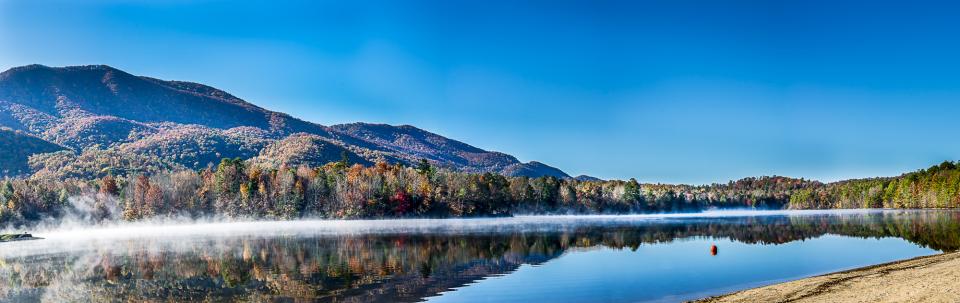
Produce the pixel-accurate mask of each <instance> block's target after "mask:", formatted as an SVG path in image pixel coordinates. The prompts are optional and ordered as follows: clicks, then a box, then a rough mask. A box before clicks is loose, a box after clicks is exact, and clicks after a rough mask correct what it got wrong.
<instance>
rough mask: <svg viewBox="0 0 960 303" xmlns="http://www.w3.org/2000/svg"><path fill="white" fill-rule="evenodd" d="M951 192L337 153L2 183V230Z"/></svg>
mask: <svg viewBox="0 0 960 303" xmlns="http://www.w3.org/2000/svg"><path fill="white" fill-rule="evenodd" d="M958 188H960V168H958V167H957V165H956V163H954V162H944V163H942V164H940V165H937V166H933V167H931V168H929V169H925V170H919V171H916V172H912V173H908V174H904V175H902V176H900V177H893V178H876V179H860V180H848V181H841V182H835V183H828V184H824V183H821V182H817V181H810V180H804V179H794V178H787V177H779V176H773V177H759V178H755V177H750V178H744V179H741V180H737V181H731V182H728V183H726V184H710V185H698V186H694V185H670V184H650V183H642V184H641V183H639V182H638V181H636V180H634V179H630V180H627V181H621V180H608V181H580V180H576V179H571V178H562V179H560V178H555V177H550V176H547V177H538V178H529V177H507V176H503V175H500V174H496V173H482V174H479V173H463V172H457V171H454V170H450V169H445V168H438V167H435V166H433V165H431V164H430V162H428V161H426V160H423V161H420V163H418V164H417V165H414V166H405V165H402V164H388V163H385V162H380V163H376V164H374V165H369V166H364V165H361V164H351V163H350V160H349V158H347V157H344V158H343V159H342V160H341V161H337V162H331V163H328V164H326V165H323V166H320V167H310V166H306V165H301V166H297V167H287V166H268V165H258V164H257V163H255V162H251V161H243V160H241V159H238V158H234V159H223V160H222V161H221V162H220V164H219V165H217V166H215V167H208V168H205V169H201V170H190V169H169V170H154V171H151V172H150V173H138V172H128V173H126V174H116V175H115V174H113V173H108V174H106V175H104V176H103V177H100V178H68V179H57V178H40V177H31V178H21V179H7V180H4V181H3V182H2V184H0V202H2V205H3V207H0V225H7V226H9V225H13V226H20V225H30V224H31V223H32V222H37V221H40V220H43V219H46V218H52V219H57V218H63V217H71V218H78V219H81V220H84V221H90V222H100V221H104V220H130V221H133V220H141V219H146V218H154V217H189V218H202V217H226V218H246V219H276V220H287V219H296V218H335V219H357V218H408V217H431V218H444V217H476V216H509V215H515V214H624V213H663V212H682V211H683V212H691V211H701V210H705V209H732V208H741V209H742V208H747V209H783V208H789V209H812V208H818V209H823V208H952V207H957V206H958V205H960V196H958V192H960V191H958Z"/></svg>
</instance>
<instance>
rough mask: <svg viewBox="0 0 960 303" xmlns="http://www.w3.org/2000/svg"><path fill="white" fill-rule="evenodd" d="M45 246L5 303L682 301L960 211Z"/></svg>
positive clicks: (952, 236) (859, 251)
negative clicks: (170, 302)
mask: <svg viewBox="0 0 960 303" xmlns="http://www.w3.org/2000/svg"><path fill="white" fill-rule="evenodd" d="M35 235H36V236H40V237H44V238H45V239H43V240H35V241H19V242H8V243H0V281H3V283H0V301H3V302H7V301H14V302H19V301H22V302H34V301H49V302H72V301H77V302H89V301H116V302H119V301H124V302H125V301H249V302H263V301H273V302H294V301H297V302H299V301H325V302H371V301H381V302H415V301H429V302H597V301H600V302H605V301H606V302H645V301H648V302H676V301H684V300H689V299H696V298H701V297H705V296H710V295H717V294H723V293H727V292H731V291H736V290H740V289H745V288H751V287H756V286H761V285H767V284H772V283H777V282H781V281H787V280H791V279H797V278H802V277H807V276H812V275H818V274H824V273H828V272H833V271H838V270H844V269H850V268H855V267H861V266H866V265H870V264H877V263H883V262H889V261H894V260H899V259H906V258H911V257H916V256H923V255H930V254H935V253H939V252H942V251H952V250H956V249H957V248H958V247H960V212H956V211H945V210H916V211H902V210H899V211H893V210H856V211H853V210H851V211H716V212H706V213H697V214H668V215H631V216H521V217H512V218H490V219H433V220H428V219H416V220H412V219H407V220H357V221H323V220H315V221H306V220H305V221H286V222H207V223H202V222H201V223H178V222H170V223H168V224H167V225H164V226H157V225H148V224H130V225H124V226H122V227H118V226H114V227H99V228H74V229H66V228H64V229H59V230H51V231H48V232H37V233H35ZM714 246H715V247H716V250H715V251H714V250H712V247H714Z"/></svg>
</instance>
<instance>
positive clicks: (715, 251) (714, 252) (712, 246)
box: [710, 245, 717, 256]
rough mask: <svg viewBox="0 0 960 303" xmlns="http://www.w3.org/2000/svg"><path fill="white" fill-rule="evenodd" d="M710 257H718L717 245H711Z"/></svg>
mask: <svg viewBox="0 0 960 303" xmlns="http://www.w3.org/2000/svg"><path fill="white" fill-rule="evenodd" d="M710 255H711V256H716V255H717V246H716V245H710Z"/></svg>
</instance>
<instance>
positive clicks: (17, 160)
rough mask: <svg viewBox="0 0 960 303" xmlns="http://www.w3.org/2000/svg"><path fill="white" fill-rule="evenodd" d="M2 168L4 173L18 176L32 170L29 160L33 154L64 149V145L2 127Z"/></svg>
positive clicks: (0, 158)
mask: <svg viewBox="0 0 960 303" xmlns="http://www.w3.org/2000/svg"><path fill="white" fill-rule="evenodd" d="M0 146H3V153H0V168H2V170H3V173H4V175H8V176H16V175H21V174H24V173H28V172H30V166H29V165H28V162H27V161H28V160H29V157H30V156H31V155H34V154H40V153H49V152H55V151H59V150H63V149H64V148H63V147H62V146H59V145H56V144H53V143H50V142H47V141H44V140H43V139H40V138H37V137H34V136H31V135H28V134H26V133H24V132H21V131H15V130H12V129H9V128H0Z"/></svg>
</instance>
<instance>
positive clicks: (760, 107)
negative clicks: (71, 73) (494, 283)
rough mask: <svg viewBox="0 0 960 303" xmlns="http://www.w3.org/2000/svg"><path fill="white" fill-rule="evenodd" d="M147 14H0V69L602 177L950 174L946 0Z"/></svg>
mask: <svg viewBox="0 0 960 303" xmlns="http://www.w3.org/2000/svg"><path fill="white" fill-rule="evenodd" d="M158 2H159V1H134V0H109V1H56V0H51V1H8V0H0V68H2V69H6V68H9V67H13V66H19V65H25V64H31V63H39V64H45V65H51V66H63V65H82V64H108V65H111V66H114V67H117V68H120V69H124V70H126V71H128V72H131V73H134V74H139V75H149V76H153V77H158V78H164V79H175V80H187V81H194V82H200V83H205V84H209V85H212V86H215V87H218V88H221V89H224V90H227V91H228V92H231V93H233V94H234V95H237V96H239V97H241V98H244V99H246V100H248V101H250V102H253V103H255V104H258V105H260V106H263V107H266V108H268V109H272V110H276V111H281V112H287V113H290V114H292V115H294V116H297V117H299V118H302V119H305V120H309V121H313V122H317V123H321V124H326V125H330V124H336V123H344V122H354V121H365V122H379V123H389V124H412V125H416V126H419V127H422V128H425V129H428V130H431V131H434V132H436V133H439V134H442V135H445V136H448V137H451V138H455V139H458V140H461V141H464V142H467V143H470V144H473V145H476V146H478V147H481V148H485V149H490V150H498V151H503V152H506V153H510V154H513V155H516V156H517V157H518V158H520V159H521V160H524V161H529V160H538V161H542V162H545V163H548V164H550V165H553V166H556V167H559V168H561V169H564V170H565V171H567V172H568V173H570V174H573V175H576V174H590V175H594V176H598V177H603V178H629V177H636V178H637V179H639V180H641V181H646V182H671V183H674V182H684V183H710V182H725V181H726V180H729V179H737V178H741V177H745V176H758V175H771V174H777V175H787V176H795V177H805V178H814V179H820V180H827V181H830V180H837V179H842V178H850V177H869V176H887V175H897V174H899V173H901V172H904V171H909V170H914V169H917V168H922V167H926V166H929V165H932V164H935V163H938V162H939V161H942V160H947V159H960V141H958V140H956V137H957V134H960V132H958V131H960V124H958V123H956V120H957V119H956V117H957V115H958V114H960V102H958V101H960V55H958V54H960V39H957V37H960V18H956V16H960V7H958V5H957V4H955V3H951V2H924V1H909V2H907V1H901V2H899V3H898V2H894V1H706V0H704V1H687V0H664V1H528V2H523V1H339V2H333V1H245V2H244V1H164V2H163V3H158Z"/></svg>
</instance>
